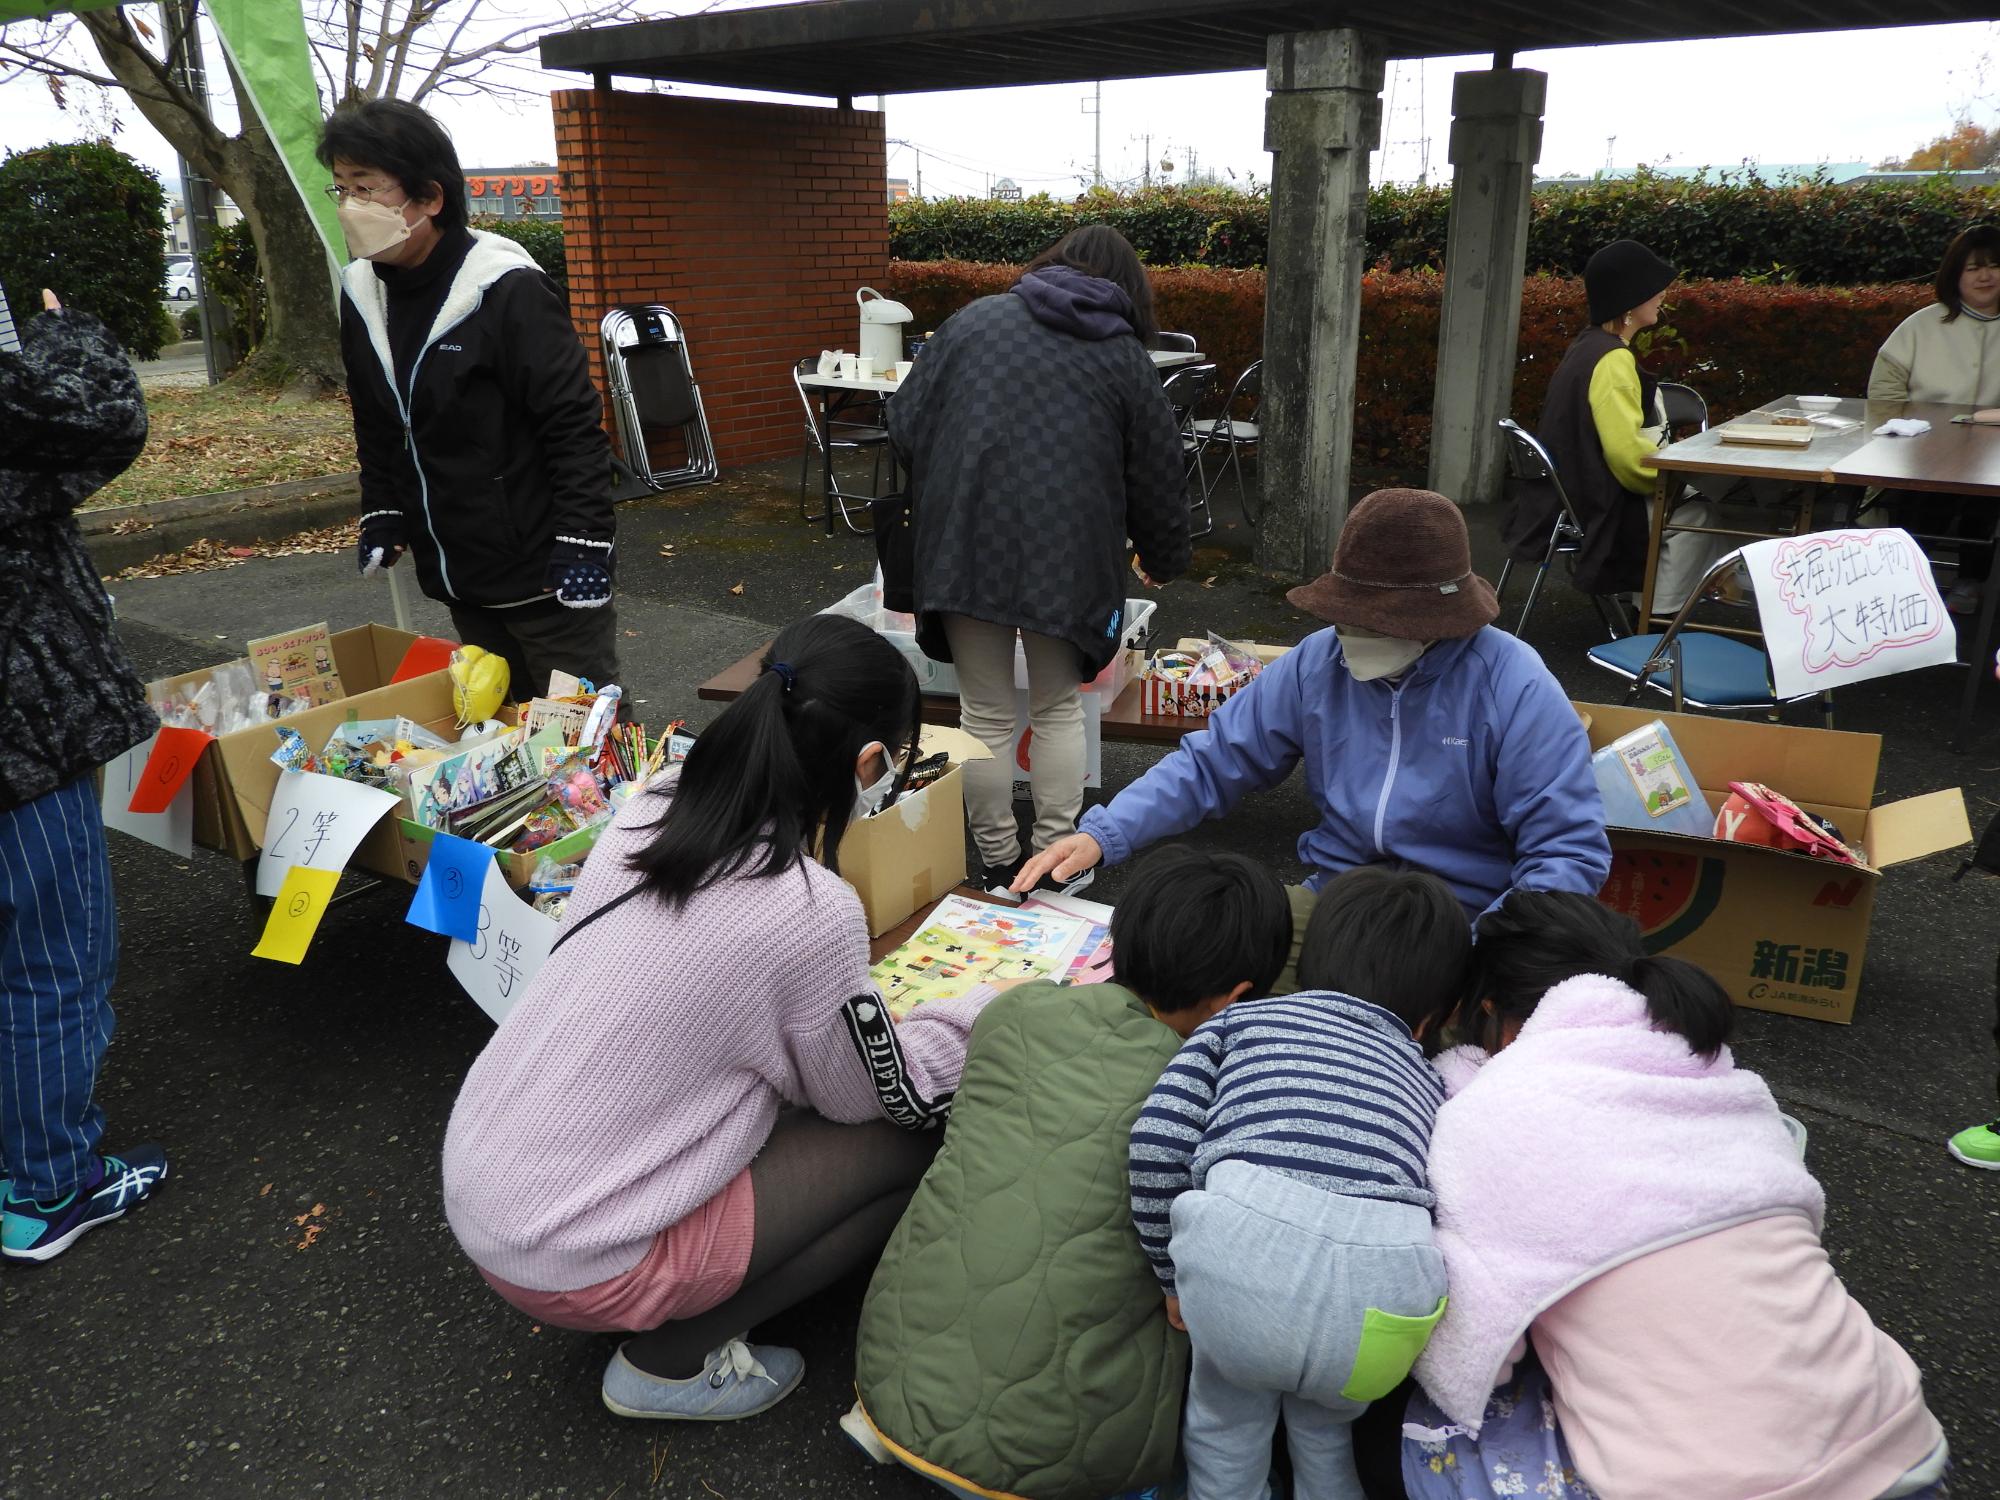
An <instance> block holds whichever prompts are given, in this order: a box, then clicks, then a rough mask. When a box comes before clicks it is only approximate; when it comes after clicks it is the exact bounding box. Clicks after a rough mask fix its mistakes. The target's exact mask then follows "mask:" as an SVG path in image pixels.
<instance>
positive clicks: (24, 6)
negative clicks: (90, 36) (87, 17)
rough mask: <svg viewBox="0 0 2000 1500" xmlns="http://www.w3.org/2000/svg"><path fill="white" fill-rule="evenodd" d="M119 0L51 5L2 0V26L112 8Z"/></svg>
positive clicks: (31, 0)
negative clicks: (15, 22) (70, 13)
mask: <svg viewBox="0 0 2000 1500" xmlns="http://www.w3.org/2000/svg"><path fill="white" fill-rule="evenodd" d="M118 3H119V0H75V3H73V4H67V5H49V4H44V3H40V0H0V26H5V25H7V24H9V23H10V22H13V21H48V20H52V19H54V18H55V17H56V16H60V15H66V14H68V13H69V12H71V11H76V10H111V9H113V8H115V7H116V6H117V5H118Z"/></svg>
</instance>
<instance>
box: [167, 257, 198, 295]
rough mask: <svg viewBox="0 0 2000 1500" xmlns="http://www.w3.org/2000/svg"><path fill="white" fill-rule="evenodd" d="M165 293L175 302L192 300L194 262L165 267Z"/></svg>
mask: <svg viewBox="0 0 2000 1500" xmlns="http://www.w3.org/2000/svg"><path fill="white" fill-rule="evenodd" d="M167 295H168V296H169V297H171V298H173V300H174V301H176V302H191V301H193V300H194V262H192V261H185V262H183V263H181V264H180V265H175V266H168V267H167Z"/></svg>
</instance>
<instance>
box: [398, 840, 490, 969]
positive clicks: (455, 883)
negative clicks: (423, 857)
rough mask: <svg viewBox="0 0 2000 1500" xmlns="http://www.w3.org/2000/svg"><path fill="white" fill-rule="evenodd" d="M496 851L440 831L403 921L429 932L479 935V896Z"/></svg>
mask: <svg viewBox="0 0 2000 1500" xmlns="http://www.w3.org/2000/svg"><path fill="white" fill-rule="evenodd" d="M492 858H493V851H492V850H491V849H489V848H487V847H486V845H484V844H475V843H473V842H472V840H470V839H461V838H456V837H454V836H453V835H451V834H449V833H440V834H437V835H435V836H434V837H433V838H432V839H431V860H430V863H429V864H427V865H425V866H424V878H423V879H422V880H420V881H419V882H418V883H417V894H416V897H415V899H414V900H412V901H411V902H410V909H409V911H408V912H407V913H406V914H405V915H404V918H403V920H404V921H406V922H408V923H410V924H411V925H412V926H415V927H421V928H423V929H424V930H425V931H426V932H436V933H442V934H443V935H444V936H445V937H450V938H458V939H459V940H460V941H462V942H467V943H469V942H471V941H472V940H473V939H474V938H476V937H478V936H479V896H480V892H481V891H482V890H484V889H485V886H486V867H487V865H488V864H489V863H490V862H491V860H492Z"/></svg>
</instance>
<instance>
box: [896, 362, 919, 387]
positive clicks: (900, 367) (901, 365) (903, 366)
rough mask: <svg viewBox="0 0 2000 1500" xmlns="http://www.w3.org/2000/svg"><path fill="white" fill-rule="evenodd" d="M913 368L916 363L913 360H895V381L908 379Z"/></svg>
mask: <svg viewBox="0 0 2000 1500" xmlns="http://www.w3.org/2000/svg"><path fill="white" fill-rule="evenodd" d="M915 368H916V363H915V361H913V360H907V359H899V360H897V361H896V379H897V381H898V382H899V383H900V382H902V381H905V380H908V379H909V378H910V371H912V370H914V369H915Z"/></svg>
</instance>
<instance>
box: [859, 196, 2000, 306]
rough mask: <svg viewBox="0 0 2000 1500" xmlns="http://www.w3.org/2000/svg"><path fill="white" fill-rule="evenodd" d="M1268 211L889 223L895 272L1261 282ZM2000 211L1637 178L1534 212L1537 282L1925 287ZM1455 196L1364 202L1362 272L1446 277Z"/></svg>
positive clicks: (1002, 206)
mask: <svg viewBox="0 0 2000 1500" xmlns="http://www.w3.org/2000/svg"><path fill="white" fill-rule="evenodd" d="M1268 207H1269V205H1268V203H1267V202H1266V200H1265V199H1264V197H1263V196H1262V195H1261V194H1251V193H1241V192H1236V191H1233V190H1230V189H1224V188H1198V189H1192V190H1183V189H1179V188H1152V189H1148V190H1145V191H1142V192H1137V193H1127V194H1118V193H1109V192H1099V193H1087V194H1085V195H1084V196H1082V197H1080V198H1078V199H1076V200H1074V201H1073V202H1064V201H1058V200H1056V199H1053V198H1049V197H1046V196H1042V197H1035V198H1028V199H1024V200H1022V201H1021V202H1018V203H1000V202H987V201H984V200H979V199H963V198H943V199H919V200H912V201H910V202H906V203H899V204H896V205H894V206H893V207H891V208H890V210H889V253H890V255H891V257H892V258H894V259H896V260H916V261H938V260H966V261H981V262H998V263H1012V264H1016V265H1018V264H1021V263H1022V262H1025V261H1027V260H1029V259H1031V258H1032V257H1033V256H1034V255H1035V254H1036V252H1038V251H1040V250H1041V249H1042V248H1044V247H1045V246H1047V245H1049V244H1051V243H1053V242H1054V241H1055V240H1056V239H1058V238H1060V237H1061V236H1062V235H1063V234H1065V233H1067V232H1068V231H1069V230H1071V229H1073V228H1075V227H1076V226H1077V225H1079V224H1090V223H1106V224H1110V225H1112V226H1114V227H1115V228H1117V229H1118V230H1119V231H1120V232H1121V233H1123V234H1124V235H1125V237H1126V238H1127V239H1129V240H1131V241H1132V243H1133V245H1134V246H1136V247H1137V248H1138V250H1139V253H1140V255H1141V256H1143V257H1144V258H1145V259H1146V260H1147V261H1148V262H1149V263H1151V264H1153V265H1160V266H1175V265H1208V266H1217V267H1225V268H1236V269H1257V268H1261V267H1262V266H1263V264H1264V256H1265V248H1266V244H1267V238H1268ZM1996 207H2000V190H1996V189H1994V188H1977V187H1963V186H1961V185H1959V184H1958V183H1956V182H1954V181H1952V180H1950V179H1948V178H1943V177H1938V178H1930V179H1926V180H1923V181H1920V182H1913V183H1878V184H1871V185H1869V186H1866V187H1837V186H1835V185H1834V184H1833V183H1831V182H1829V181H1826V180H1824V179H1819V180H1814V181H1810V182H1803V183H1797V184H1774V183H1767V182H1764V181H1762V180H1760V179H1759V178H1758V177H1757V176H1756V175H1755V173H1754V172H1747V171H1746V172H1745V173H1743V174H1741V175H1739V176H1732V177H1731V178H1730V179H1729V180H1727V181H1724V182H1720V183H1703V182H1692V181H1687V180H1683V179H1680V178H1670V177H1661V176H1655V175H1653V174H1650V173H1645V174H1641V175H1640V176H1638V177H1635V178H1631V179H1629V180H1616V181H1608V182H1597V183H1591V184H1588V185H1586V186H1583V187H1577V188H1545V189H1540V190H1538V191H1537V192H1536V193H1535V195H1534V199H1533V211H1532V217H1531V219H1530V225H1529V231H1528V267H1527V268H1528V271H1529V273H1530V274H1535V273H1546V274H1549V275H1555V276H1574V275H1577V274H1578V273H1579V272H1581V270H1582V268H1583V263H1584V262H1585V261H1586V260H1588V259H1589V258H1590V254H1591V252H1592V251H1594V250H1596V249H1597V248H1598V247H1599V246H1601V245H1604V244H1607V243H1609V242H1610V241H1612V240H1615V239H1636V240H1641V241H1643V242H1644V243H1646V244H1647V245H1650V246H1651V247H1652V248H1653V249H1654V250H1656V251H1658V252H1659V253H1660V254H1661V255H1663V256H1665V257H1666V258H1667V259H1668V260H1670V261H1672V262H1673V263H1674V264H1675V265H1677V266H1679V267H1680V269H1681V274H1682V275H1684V276H1687V277H1689V278H1695V279H1735V278H1749V279H1756V280H1766V281H1798V282H1804V283H1807V284H1811V285H1823V286H1860V285H1870V284H1876V283H1883V282H1895V281H1911V280H1927V279H1928V278H1929V277H1930V276H1931V275H1932V273H1933V272H1935V270H1936V269H1937V263H1938V258H1939V256H1940V255H1941V254H1942V252H1943V250H1944V246H1945V242H1946V241H1947V240H1949V239H1950V238H1951V236H1952V235H1953V234H1954V233H1956V232H1957V231H1958V230H1959V229H1960V228H1962V227H1964V226H1965V225H1966V224H1968V223H1971V222H1972V221H1974V220H1976V219H1981V218H1985V217H1987V216H1989V215H1991V214H1992V213H1994V212H1995V210H1996ZM1450 213H1451V192H1450V189H1448V188H1443V187H1419V188H1404V187H1380V188H1377V189H1375V190H1374V191H1373V192H1371V193H1370V194H1369V195H1368V258H1369V260H1370V262H1371V263H1372V264H1374V265H1376V266H1378V267H1379V268H1380V269H1383V270H1389V271H1413V270H1424V269H1435V268H1437V267H1440V266H1442V265H1443V264H1444V251H1445V231H1446V224H1447V221H1448V219H1449V217H1450Z"/></svg>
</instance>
